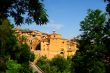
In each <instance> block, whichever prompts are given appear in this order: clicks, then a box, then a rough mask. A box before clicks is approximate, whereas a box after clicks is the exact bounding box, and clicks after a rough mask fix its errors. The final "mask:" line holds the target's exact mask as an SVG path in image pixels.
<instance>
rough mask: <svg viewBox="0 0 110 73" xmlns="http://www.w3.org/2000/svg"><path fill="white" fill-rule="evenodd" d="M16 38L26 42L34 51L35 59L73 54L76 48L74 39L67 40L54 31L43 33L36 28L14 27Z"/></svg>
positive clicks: (65, 56)
mask: <svg viewBox="0 0 110 73" xmlns="http://www.w3.org/2000/svg"><path fill="white" fill-rule="evenodd" d="M14 30H15V32H16V33H17V38H18V40H19V41H20V42H22V43H27V44H28V46H29V47H30V49H31V51H32V52H34V54H35V57H36V59H38V58H40V57H41V56H46V57H47V58H48V59H52V58H54V57H55V56H57V55H61V56H63V57H64V58H67V57H68V56H73V55H74V54H75V52H76V50H77V47H76V41H75V40H74V39H72V40H68V39H64V38H62V36H61V35H60V34H58V33H56V32H55V31H53V33H51V34H48V33H43V32H40V31H38V30H29V29H19V28H15V29H14Z"/></svg>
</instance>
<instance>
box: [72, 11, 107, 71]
mask: <svg viewBox="0 0 110 73" xmlns="http://www.w3.org/2000/svg"><path fill="white" fill-rule="evenodd" d="M105 22H106V14H105V13H102V12H101V11H100V10H98V9H97V10H88V15H87V16H86V17H85V19H84V20H83V21H82V22H81V23H80V25H81V31H83V34H82V35H81V36H80V39H78V43H79V45H78V48H79V50H78V51H77V53H76V56H75V57H74V58H73V62H74V63H73V68H74V69H73V71H75V72H76V73H106V69H105V64H104V57H105V54H106V52H107V48H106V47H105V44H104V43H103V41H102V39H103V37H104V36H105V32H104V27H105V25H106V24H105Z"/></svg>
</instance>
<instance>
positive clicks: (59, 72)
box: [36, 56, 71, 73]
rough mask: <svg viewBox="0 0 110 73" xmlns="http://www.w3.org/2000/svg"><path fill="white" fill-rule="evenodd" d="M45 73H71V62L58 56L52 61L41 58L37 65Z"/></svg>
mask: <svg viewBox="0 0 110 73" xmlns="http://www.w3.org/2000/svg"><path fill="white" fill-rule="evenodd" d="M36 64H37V65H38V66H39V67H40V68H41V69H42V70H43V71H44V72H45V73H70V70H71V60H70V59H65V58H64V57H62V56H57V57H55V58H53V59H51V60H48V59H47V58H46V57H41V58H40V59H39V60H38V61H37V63H36Z"/></svg>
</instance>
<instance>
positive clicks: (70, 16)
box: [17, 0, 106, 39]
mask: <svg viewBox="0 0 110 73" xmlns="http://www.w3.org/2000/svg"><path fill="white" fill-rule="evenodd" d="M43 3H44V6H45V9H46V12H47V14H48V19H49V23H47V24H46V25H42V26H39V25H36V24H35V23H32V25H27V24H24V25H22V26H17V27H18V28H22V29H32V30H39V31H41V32H46V33H52V31H56V32H57V33H59V34H61V35H62V37H63V38H66V39H71V38H74V37H76V36H78V35H80V34H81V31H79V30H80V22H81V21H82V20H83V19H84V18H85V16H86V15H87V10H88V9H100V10H103V11H105V7H106V4H105V3H104V2H103V0H44V1H43Z"/></svg>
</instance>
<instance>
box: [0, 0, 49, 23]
mask: <svg viewBox="0 0 110 73" xmlns="http://www.w3.org/2000/svg"><path fill="white" fill-rule="evenodd" d="M24 14H25V15H24ZM25 16H26V17H25ZM7 17H13V18H14V21H15V23H16V24H17V25H20V24H21V23H23V22H25V23H28V24H29V23H31V22H36V24H46V23H47V22H48V19H47V14H46V10H45V9H44V5H43V3H42V1H41V0H0V18H7ZM0 22H1V20H0Z"/></svg>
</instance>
